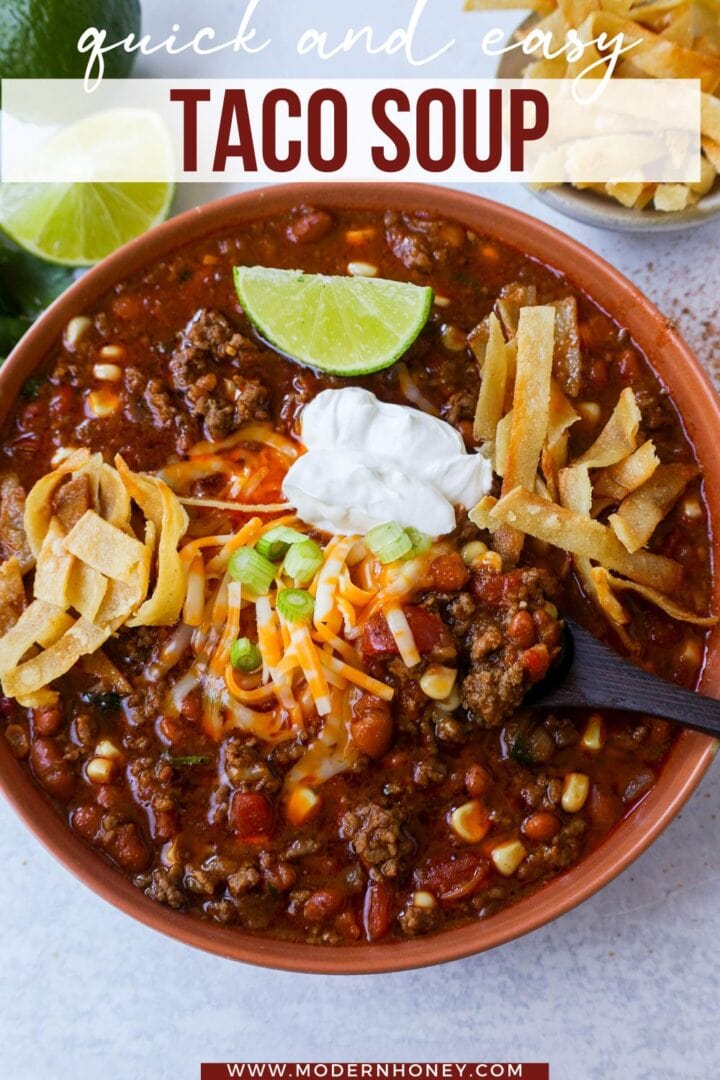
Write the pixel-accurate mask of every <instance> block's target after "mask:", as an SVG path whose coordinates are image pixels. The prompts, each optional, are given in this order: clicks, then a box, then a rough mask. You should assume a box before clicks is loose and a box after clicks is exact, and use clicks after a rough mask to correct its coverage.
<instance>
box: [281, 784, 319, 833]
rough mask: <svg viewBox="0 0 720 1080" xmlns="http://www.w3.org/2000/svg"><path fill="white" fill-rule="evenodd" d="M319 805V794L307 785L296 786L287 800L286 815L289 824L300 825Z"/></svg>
mask: <svg viewBox="0 0 720 1080" xmlns="http://www.w3.org/2000/svg"><path fill="white" fill-rule="evenodd" d="M319 806H320V796H319V795H318V794H317V792H315V791H313V789H312V788H309V787H296V788H295V790H294V791H293V793H292V795H291V796H290V798H289V799H288V802H287V810H286V812H287V817H288V821H289V822H290V824H291V825H302V824H303V823H304V822H306V821H308V820H309V819H310V818H311V817H312V815H313V814H314V813H315V812H316V811H317V809H318V808H319Z"/></svg>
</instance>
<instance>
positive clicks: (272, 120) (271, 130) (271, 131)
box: [262, 90, 302, 172]
mask: <svg viewBox="0 0 720 1080" xmlns="http://www.w3.org/2000/svg"><path fill="white" fill-rule="evenodd" d="M280 104H283V105H287V112H288V116H289V117H290V118H292V119H297V117H299V116H300V115H301V112H302V108H301V105H300V98H299V97H298V95H297V94H296V93H295V92H294V91H293V90H271V91H270V93H269V94H268V95H267V97H266V98H265V100H264V101H263V112H262V115H263V132H262V147H263V159H264V161H265V164H266V165H267V167H268V168H269V169H272V170H273V172H291V171H292V170H293V169H296V168H297V167H298V165H299V164H300V157H301V153H302V147H301V144H300V141H299V140H298V139H290V140H289V141H288V152H287V156H286V157H279V156H278V153H277V139H278V132H277V128H278V122H277V107H278V105H280Z"/></svg>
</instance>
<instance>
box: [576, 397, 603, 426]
mask: <svg viewBox="0 0 720 1080" xmlns="http://www.w3.org/2000/svg"><path fill="white" fill-rule="evenodd" d="M575 408H576V409H577V411H578V412H579V413H580V415H581V417H582V418H583V420H584V421H585V423H587V424H597V423H599V421H600V416H601V411H600V406H599V405H598V403H597V401H580V402H579V403H578V404H577V405H576V406H575Z"/></svg>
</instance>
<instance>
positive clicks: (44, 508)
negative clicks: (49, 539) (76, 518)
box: [25, 449, 102, 558]
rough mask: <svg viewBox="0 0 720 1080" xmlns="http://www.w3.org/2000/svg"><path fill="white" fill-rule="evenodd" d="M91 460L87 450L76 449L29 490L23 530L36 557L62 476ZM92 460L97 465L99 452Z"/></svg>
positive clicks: (51, 516)
mask: <svg viewBox="0 0 720 1080" xmlns="http://www.w3.org/2000/svg"><path fill="white" fill-rule="evenodd" d="M92 460H93V457H92V456H91V454H90V451H89V450H86V449H82V450H76V451H75V453H74V454H71V455H70V457H69V458H66V459H65V461H63V463H62V465H60V466H59V467H58V468H57V469H55V471H54V472H51V473H48V474H47V476H43V477H42V478H41V479H40V480H38V482H37V484H35V486H34V487H33V488H32V490H31V491H30V493H29V495H28V497H27V500H26V502H25V532H26V534H27V538H28V543H29V545H30V550H31V551H32V553H33V555H34V556H35V557H36V558H37V556H38V554H39V553H40V548H41V547H42V544H43V540H44V539H45V536H46V535H47V531H48V529H49V527H50V522H51V521H52V518H53V516H54V513H53V507H52V496H53V493H54V492H55V489H56V488H57V486H58V484H59V483H60V481H61V480H62V479H63V477H65V476H67V475H68V474H69V473H73V472H77V471H78V470H79V469H82V468H84V467H85V466H87V465H89V463H90V462H91V461H92ZM94 460H95V462H97V464H98V465H99V464H100V462H101V461H102V457H101V456H100V454H95V455H94Z"/></svg>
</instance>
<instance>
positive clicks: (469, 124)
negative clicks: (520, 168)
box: [463, 90, 503, 173]
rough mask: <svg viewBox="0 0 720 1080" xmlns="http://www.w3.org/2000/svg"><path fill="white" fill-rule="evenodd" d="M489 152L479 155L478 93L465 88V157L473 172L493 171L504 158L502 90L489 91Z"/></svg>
mask: <svg viewBox="0 0 720 1080" xmlns="http://www.w3.org/2000/svg"><path fill="white" fill-rule="evenodd" d="M488 97H489V102H488V104H489V109H488V112H489V114H490V115H489V119H488V133H489V138H488V152H487V157H485V158H481V157H478V152H477V142H478V131H479V125H478V108H477V104H478V103H477V94H476V93H475V91H474V90H463V157H464V159H465V164H466V165H467V167H468V169H472V170H473V172H479V173H482V172H492V171H493V169H497V167H498V165H499V164H500V161H501V158H502V150H503V144H502V90H491V91H490V92H489V95H488Z"/></svg>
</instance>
